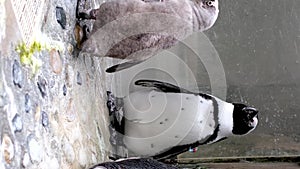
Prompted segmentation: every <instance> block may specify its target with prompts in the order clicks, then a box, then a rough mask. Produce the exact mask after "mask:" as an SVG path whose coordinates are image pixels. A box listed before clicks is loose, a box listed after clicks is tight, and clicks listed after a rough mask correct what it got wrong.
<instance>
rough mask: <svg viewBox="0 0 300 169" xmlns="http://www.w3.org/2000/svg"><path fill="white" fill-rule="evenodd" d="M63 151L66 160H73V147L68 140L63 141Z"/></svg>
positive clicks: (71, 161)
mask: <svg viewBox="0 0 300 169" xmlns="http://www.w3.org/2000/svg"><path fill="white" fill-rule="evenodd" d="M63 151H64V154H65V157H66V160H67V162H69V163H73V162H74V160H75V153H74V149H73V147H72V146H71V144H70V143H69V142H65V143H64V145H63Z"/></svg>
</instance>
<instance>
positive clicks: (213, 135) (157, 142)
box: [107, 80, 258, 160]
mask: <svg viewBox="0 0 300 169" xmlns="http://www.w3.org/2000/svg"><path fill="white" fill-rule="evenodd" d="M135 85H137V86H142V87H145V88H144V89H143V90H138V91H135V92H132V93H130V94H129V95H128V96H125V97H124V98H115V97H114V96H113V95H112V93H111V92H108V102H107V103H108V107H109V108H111V107H112V106H110V105H114V106H115V107H114V108H115V109H114V111H112V117H113V118H112V119H114V120H112V126H113V127H115V129H116V132H118V134H119V135H122V137H121V141H120V142H121V143H118V144H119V145H121V144H122V145H123V146H125V147H126V148H127V149H128V151H129V156H131V155H133V156H141V157H153V158H154V159H157V160H165V159H170V158H173V157H175V156H177V155H178V154H181V153H183V152H186V151H188V150H190V149H191V148H196V147H198V146H200V145H205V144H212V143H216V142H219V141H222V140H224V139H226V138H228V137H231V136H244V135H247V134H248V133H250V132H252V131H253V130H254V129H255V128H256V126H257V125H258V110H257V109H255V108H253V107H250V106H247V105H245V104H242V103H229V102H226V101H223V100H221V99H219V98H217V97H215V96H213V95H209V94H205V93H196V92H191V91H189V90H186V89H183V88H180V87H178V86H175V85H173V84H170V83H167V82H162V81H156V80H138V81H136V82H135ZM112 102H114V103H112ZM120 112H121V113H120ZM120 114H121V115H120ZM120 116H121V118H120ZM117 117H118V118H117Z"/></svg>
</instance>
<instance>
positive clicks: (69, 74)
mask: <svg viewBox="0 0 300 169" xmlns="http://www.w3.org/2000/svg"><path fill="white" fill-rule="evenodd" d="M74 79H75V73H74V70H73V67H72V66H70V65H68V66H67V68H66V84H67V86H68V87H70V88H72V87H73V83H74Z"/></svg>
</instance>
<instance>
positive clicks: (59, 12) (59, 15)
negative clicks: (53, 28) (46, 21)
mask: <svg viewBox="0 0 300 169" xmlns="http://www.w3.org/2000/svg"><path fill="white" fill-rule="evenodd" d="M56 20H57V22H58V23H59V24H60V26H61V27H62V28H63V29H66V25H67V17H66V13H65V10H64V8H62V7H58V6H57V7H56Z"/></svg>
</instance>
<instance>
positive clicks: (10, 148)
mask: <svg viewBox="0 0 300 169" xmlns="http://www.w3.org/2000/svg"><path fill="white" fill-rule="evenodd" d="M1 149H2V153H3V157H4V160H5V162H6V163H7V164H10V163H11V161H12V159H13V158H14V145H13V142H12V141H11V139H10V137H9V136H8V135H6V134H4V136H3V139H2V148H1Z"/></svg>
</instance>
